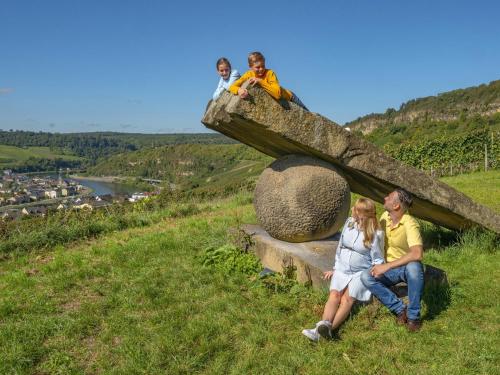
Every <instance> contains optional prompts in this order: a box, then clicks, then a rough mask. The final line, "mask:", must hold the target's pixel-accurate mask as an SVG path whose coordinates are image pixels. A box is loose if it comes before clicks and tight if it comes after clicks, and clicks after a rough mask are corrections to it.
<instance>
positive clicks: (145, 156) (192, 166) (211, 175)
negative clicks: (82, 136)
mask: <svg viewBox="0 0 500 375" xmlns="http://www.w3.org/2000/svg"><path fill="white" fill-rule="evenodd" d="M271 161H272V158H270V157H269V156H266V155H264V154H262V153H260V152H258V151H257V150H255V149H253V148H251V147H248V146H246V145H242V144H232V145H230V144H226V145H199V144H198V145H192V144H185V145H169V146H161V147H155V148H144V149H142V150H138V151H135V152H129V153H124V154H120V155H114V156H111V157H109V158H107V159H106V160H104V161H102V162H100V163H98V164H97V165H96V166H94V167H91V168H89V169H88V170H87V173H88V174H90V175H93V176H122V177H145V178H152V179H159V180H163V181H168V182H171V183H174V184H176V185H179V187H180V188H181V189H182V190H186V191H191V190H203V191H204V192H205V193H207V192H208V193H210V190H213V193H220V192H221V191H228V190H233V189H236V188H238V186H241V184H246V183H247V182H249V183H253V182H254V181H255V178H256V177H257V176H258V175H259V174H260V172H262V170H263V169H264V167H265V166H266V165H267V164H269V163H270V162H271Z"/></svg>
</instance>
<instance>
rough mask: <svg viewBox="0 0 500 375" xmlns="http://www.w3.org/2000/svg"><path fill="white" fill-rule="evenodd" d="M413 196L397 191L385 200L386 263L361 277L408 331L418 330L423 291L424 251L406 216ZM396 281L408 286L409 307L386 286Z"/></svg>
mask: <svg viewBox="0 0 500 375" xmlns="http://www.w3.org/2000/svg"><path fill="white" fill-rule="evenodd" d="M411 204H412V196H411V194H410V193H408V192H407V191H406V190H404V189H396V190H394V191H393V192H392V193H390V194H389V195H388V196H387V197H385V198H384V208H385V210H386V212H384V213H383V214H382V216H381V217H380V225H381V227H382V230H384V231H385V255H386V263H384V264H378V265H375V266H373V267H372V268H371V269H369V270H367V271H365V272H364V273H362V274H361V281H362V282H363V284H364V285H365V287H366V288H367V289H368V290H369V291H370V292H372V293H373V295H374V296H376V297H377V298H378V299H379V300H380V302H382V304H384V305H385V306H386V307H387V308H388V309H389V310H391V311H392V312H393V313H394V314H395V315H396V316H397V318H396V321H397V322H398V323H399V324H404V325H406V327H407V328H408V330H409V331H411V332H415V331H418V330H419V329H420V328H421V326H422V321H421V320H420V302H421V300H422V292H423V289H424V272H423V268H422V263H421V260H422V256H423V253H424V249H423V246H422V237H421V235H420V230H419V225H418V223H417V221H416V220H415V219H414V218H413V217H412V216H410V215H409V214H408V212H407V211H408V209H409V208H410V206H411ZM399 282H405V283H406V284H407V285H408V306H406V305H405V304H404V303H403V301H402V300H401V299H399V298H398V297H397V296H396V295H395V294H394V293H393V292H392V291H391V290H390V289H389V287H390V286H392V285H395V284H397V283H399Z"/></svg>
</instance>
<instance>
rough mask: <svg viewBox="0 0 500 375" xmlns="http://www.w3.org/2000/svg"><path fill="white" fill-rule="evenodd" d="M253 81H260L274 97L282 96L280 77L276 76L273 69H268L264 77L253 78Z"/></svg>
mask: <svg viewBox="0 0 500 375" xmlns="http://www.w3.org/2000/svg"><path fill="white" fill-rule="evenodd" d="M251 83H252V84H255V83H258V84H259V85H260V87H262V88H263V89H264V90H266V91H267V92H268V93H269V95H271V96H272V97H273V98H274V99H276V100H279V99H280V98H281V86H280V83H279V81H278V77H276V74H274V72H273V71H272V70H268V71H267V74H266V77H265V78H264V79H259V78H253V80H252V82H251Z"/></svg>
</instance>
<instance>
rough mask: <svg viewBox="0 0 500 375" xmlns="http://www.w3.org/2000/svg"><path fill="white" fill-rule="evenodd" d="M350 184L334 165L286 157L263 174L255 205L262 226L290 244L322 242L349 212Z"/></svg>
mask: <svg viewBox="0 0 500 375" xmlns="http://www.w3.org/2000/svg"><path fill="white" fill-rule="evenodd" d="M350 202H351V194H350V189H349V185H348V184H347V181H346V180H345V179H344V177H342V175H341V174H340V172H339V171H337V170H336V169H335V167H333V166H332V165H331V164H329V163H327V162H325V161H323V160H319V159H316V158H313V157H310V156H303V155H287V156H284V157H282V158H280V159H278V160H276V161H274V162H273V163H272V164H271V165H270V166H269V167H267V168H266V169H265V170H264V172H262V174H261V176H260V177H259V180H258V181H257V186H256V187H255V195H254V206H255V212H256V214H257V219H258V220H259V222H260V224H261V225H262V227H263V228H264V229H265V230H266V231H267V232H268V233H269V234H270V235H271V236H272V237H274V238H277V239H279V240H283V241H288V242H305V241H313V240H320V239H324V238H326V237H329V236H331V235H333V234H334V233H336V232H337V231H338V230H339V229H340V228H341V226H342V225H343V224H344V222H345V220H346V219H347V216H348V213H349V207H350Z"/></svg>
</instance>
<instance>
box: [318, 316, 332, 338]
mask: <svg viewBox="0 0 500 375" xmlns="http://www.w3.org/2000/svg"><path fill="white" fill-rule="evenodd" d="M316 330H317V331H318V333H319V334H320V336H321V337H323V338H324V339H327V340H331V338H332V323H330V322H329V321H328V320H322V321H320V322H318V323H316Z"/></svg>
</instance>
